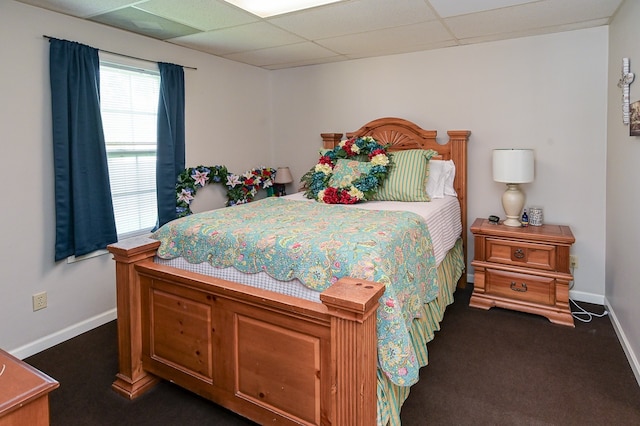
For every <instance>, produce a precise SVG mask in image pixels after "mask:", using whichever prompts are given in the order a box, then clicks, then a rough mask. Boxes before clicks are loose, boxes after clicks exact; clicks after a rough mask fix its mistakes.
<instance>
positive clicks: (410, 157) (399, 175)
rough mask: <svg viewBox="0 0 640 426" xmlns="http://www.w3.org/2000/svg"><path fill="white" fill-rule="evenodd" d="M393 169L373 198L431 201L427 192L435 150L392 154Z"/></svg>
mask: <svg viewBox="0 0 640 426" xmlns="http://www.w3.org/2000/svg"><path fill="white" fill-rule="evenodd" d="M389 155H391V159H392V161H393V167H392V168H391V170H390V171H389V174H388V175H387V178H386V179H385V180H384V182H383V183H382V186H381V187H380V188H379V189H378V191H377V192H376V194H375V195H374V196H373V198H372V199H373V200H377V201H431V200H430V198H429V196H428V195H427V191H426V190H425V185H426V183H427V179H428V178H429V167H428V165H429V159H430V158H431V157H433V156H435V155H438V153H437V152H436V151H434V150H431V149H429V150H424V149H409V150H406V151H397V152H393V153H390V154H389Z"/></svg>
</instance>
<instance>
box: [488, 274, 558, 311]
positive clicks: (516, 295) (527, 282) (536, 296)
mask: <svg viewBox="0 0 640 426" xmlns="http://www.w3.org/2000/svg"><path fill="white" fill-rule="evenodd" d="M485 291H486V292H487V294H492V295H495V296H501V297H507V298H509V299H516V300H521V301H524V302H531V303H539V304H543V305H553V304H555V303H556V300H555V292H556V289H555V279H553V278H548V277H538V276H535V275H527V274H518V273H515V272H505V271H498V270H492V269H487V270H486V284H485Z"/></svg>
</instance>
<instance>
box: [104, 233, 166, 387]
mask: <svg viewBox="0 0 640 426" xmlns="http://www.w3.org/2000/svg"><path fill="white" fill-rule="evenodd" d="M159 245H160V241H155V240H150V239H148V238H142V239H136V238H132V239H130V240H125V241H124V242H118V243H115V244H112V245H110V246H109V247H107V248H108V249H109V251H110V252H111V253H112V254H113V259H114V260H115V261H116V292H117V294H116V305H117V309H118V369H119V371H118V374H116V380H115V381H114V382H113V384H112V385H111V387H112V388H113V389H114V390H115V391H116V392H118V393H119V394H121V395H123V396H125V397H126V398H129V399H134V398H136V397H137V396H139V395H141V394H142V393H144V392H146V391H147V390H149V389H150V388H151V387H153V386H154V385H155V384H156V383H157V382H158V378H156V377H155V376H153V375H150V374H148V373H147V372H145V371H144V370H143V369H142V318H141V309H142V307H141V304H140V303H141V300H140V296H141V295H140V280H139V278H138V274H137V273H136V271H135V265H136V264H137V263H141V262H147V261H152V260H153V256H154V255H155V253H156V249H157V248H158V246H159Z"/></svg>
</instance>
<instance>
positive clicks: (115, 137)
mask: <svg viewBox="0 0 640 426" xmlns="http://www.w3.org/2000/svg"><path fill="white" fill-rule="evenodd" d="M118 62H119V63H114V62H113V61H107V60H104V58H103V56H102V53H101V62H100V108H101V113H102V123H103V127H104V136H105V142H106V147H107V159H108V165H109V180H110V182H111V196H112V199H113V209H114V214H115V219H116V229H117V231H118V238H119V239H122V238H127V237H132V236H135V235H140V234H144V233H147V232H149V231H150V230H151V229H152V228H153V227H154V226H155V224H156V220H157V207H156V152H157V150H156V146H157V114H158V97H159V90H160V73H159V72H158V70H157V67H156V69H155V70H154V69H144V68H140V67H139V66H137V65H136V66H135V67H132V66H129V65H123V64H122V63H120V61H119V60H118ZM145 65H147V64H145Z"/></svg>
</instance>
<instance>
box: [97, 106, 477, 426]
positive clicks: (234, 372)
mask: <svg viewBox="0 0 640 426" xmlns="http://www.w3.org/2000/svg"><path fill="white" fill-rule="evenodd" d="M469 134H470V132H469V131H466V130H456V131H449V132H448V135H449V142H448V143H447V144H446V145H440V144H438V143H437V142H436V131H428V130H423V129H421V128H420V127H418V126H417V125H415V124H413V123H411V122H408V121H406V120H402V119H398V118H381V119H378V120H374V121H372V122H370V123H368V124H366V125H365V126H363V127H362V128H360V129H359V130H357V131H355V132H352V133H347V136H348V137H352V136H367V135H369V136H373V137H374V138H375V139H377V140H378V141H380V142H381V143H383V144H387V143H388V144H391V145H392V147H391V148H390V149H389V150H390V151H393V150H401V149H411V148H424V149H435V150H437V151H438V152H439V153H440V156H441V157H442V158H444V159H452V160H453V161H454V162H455V164H456V178H455V183H454V187H455V189H456V192H457V193H458V196H459V198H460V204H461V210H462V224H463V231H462V238H463V242H464V247H465V260H466V234H467V229H466V228H467V215H466V202H467V201H466V200H467V196H466V187H467V185H466V179H467V177H466V169H467V167H466V166H467V155H466V152H467V149H466V143H467V141H468V137H469ZM322 138H323V141H324V146H325V147H327V148H332V147H333V146H334V145H335V144H336V143H338V142H339V141H340V139H341V138H342V134H341V133H324V134H322ZM159 244H160V243H159V241H155V240H151V239H148V238H138V239H129V240H125V241H123V242H119V243H116V244H113V245H111V246H109V251H110V252H111V253H112V254H113V257H114V260H115V261H116V290H117V311H118V349H119V372H118V373H117V375H116V380H115V381H114V383H113V385H112V386H113V389H114V390H116V391H117V392H118V393H120V394H121V395H123V396H125V397H127V398H130V399H133V398H136V397H137V396H139V395H141V394H142V393H144V392H145V391H147V390H149V389H150V388H152V387H153V386H154V385H155V384H156V383H157V382H158V380H160V379H165V380H169V381H171V382H174V383H176V384H178V385H179V386H182V387H184V388H186V389H189V390H191V391H193V392H195V393H197V394H199V395H201V396H203V397H205V398H208V399H210V400H212V401H214V402H216V403H218V404H220V405H222V406H224V407H227V408H228V409H230V410H232V411H234V412H237V413H239V414H241V415H242V416H244V417H247V418H249V419H251V420H253V421H256V422H258V423H260V424H275V423H277V424H303V425H349V426H351V425H363V426H364V425H367V426H368V425H372V424H375V423H376V369H377V347H376V346H377V337H376V309H377V307H378V299H379V298H380V296H381V295H382V293H383V292H384V286H383V285H381V284H379V283H375V282H369V281H364V280H359V279H353V278H342V279H340V280H339V281H338V282H336V283H335V284H334V285H333V286H331V287H330V288H328V289H327V290H326V291H324V292H323V293H322V294H321V295H320V299H321V301H322V303H315V302H310V301H305V300H301V299H297V298H294V297H290V296H286V295H281V294H277V293H273V292H270V291H266V290H260V289H256V288H253V287H248V286H245V285H242V284H238V283H233V282H230V281H225V280H220V279H216V278H212V277H207V276H204V275H200V274H196V273H193V272H188V271H183V270H180V269H176V268H172V267H169V266H163V265H158V264H155V263H153V257H154V255H155V252H156V249H157V248H158V246H159ZM464 283H465V279H464V274H463V278H461V281H460V282H459V285H464Z"/></svg>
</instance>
